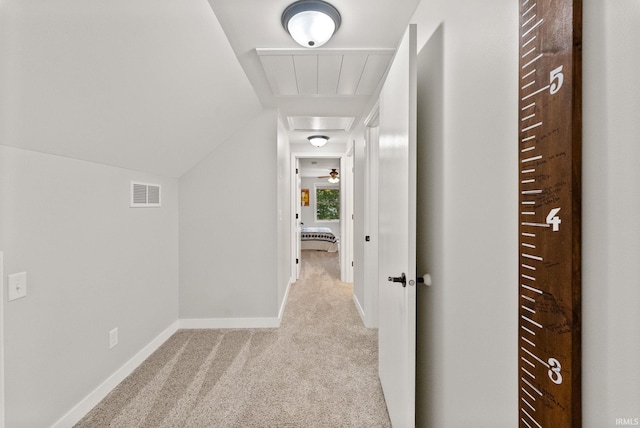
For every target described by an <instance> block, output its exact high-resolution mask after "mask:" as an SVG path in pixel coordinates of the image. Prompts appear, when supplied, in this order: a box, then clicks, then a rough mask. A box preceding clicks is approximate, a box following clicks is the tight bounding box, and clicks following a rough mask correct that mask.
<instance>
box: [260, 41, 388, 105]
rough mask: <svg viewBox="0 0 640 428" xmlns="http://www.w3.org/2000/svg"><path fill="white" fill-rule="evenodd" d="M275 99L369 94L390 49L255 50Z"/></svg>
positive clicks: (374, 86) (375, 85)
mask: <svg viewBox="0 0 640 428" xmlns="http://www.w3.org/2000/svg"><path fill="white" fill-rule="evenodd" d="M256 52H257V53H258V56H259V57H260V61H261V62H262V65H263V68H264V71H265V74H266V76H267V79H268V81H269V84H270V86H271V90H272V91H273V95H275V96H294V95H298V96H309V95H320V96H336V95H338V96H355V95H359V96H363V95H364V96H367V95H372V94H373V93H374V92H375V90H376V88H377V87H378V84H379V83H380V80H381V79H382V78H383V76H384V73H385V71H386V70H387V67H388V65H389V63H390V61H391V58H393V53H394V50H393V49H368V50H365V49H333V50H313V51H309V50H301V49H256Z"/></svg>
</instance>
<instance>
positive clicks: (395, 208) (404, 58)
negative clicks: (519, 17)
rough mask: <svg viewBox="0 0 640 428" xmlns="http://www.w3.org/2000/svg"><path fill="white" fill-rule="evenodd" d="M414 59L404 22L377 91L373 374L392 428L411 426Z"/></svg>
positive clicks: (411, 30) (412, 37)
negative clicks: (376, 291)
mask: <svg viewBox="0 0 640 428" xmlns="http://www.w3.org/2000/svg"><path fill="white" fill-rule="evenodd" d="M416 63H417V52H416V26H415V25H410V26H409V29H408V30H407V33H406V34H405V36H404V38H403V40H402V42H401V44H400V46H399V48H398V51H397V53H396V57H395V59H394V61H393V64H392V65H391V68H390V70H389V74H388V76H387V80H386V81H385V84H384V87H383V89H382V93H381V94H380V137H379V192H380V193H379V218H378V221H379V272H380V274H379V278H380V281H379V302H380V303H379V314H378V316H379V320H378V323H379V325H378V329H379V330H378V332H379V345H378V346H379V373H380V381H381V383H382V389H383V391H384V396H385V400H386V402H387V408H388V410H389V416H390V418H391V423H392V424H393V426H394V427H396V428H405V427H414V426H415V349H416V342H415V338H416V285H415V280H416V240H415V239H416V238H415V237H416V132H417V131H416V129H417V119H416V115H417V112H416V109H417V101H416V100H417V70H416V68H417V66H416ZM402 274H404V275H406V285H405V286H403V285H402V283H400V282H389V281H388V277H396V278H400V277H401V276H402Z"/></svg>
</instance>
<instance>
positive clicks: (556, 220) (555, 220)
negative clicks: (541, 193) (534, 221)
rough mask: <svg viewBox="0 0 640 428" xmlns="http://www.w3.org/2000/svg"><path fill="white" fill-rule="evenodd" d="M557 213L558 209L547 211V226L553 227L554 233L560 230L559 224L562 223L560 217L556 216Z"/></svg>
mask: <svg viewBox="0 0 640 428" xmlns="http://www.w3.org/2000/svg"><path fill="white" fill-rule="evenodd" d="M559 211H560V208H554V209H552V210H551V211H549V215H548V216H547V224H550V225H552V226H553V231H554V232H557V231H559V230H560V223H562V220H560V217H559V216H558V212H559Z"/></svg>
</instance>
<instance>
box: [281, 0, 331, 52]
mask: <svg viewBox="0 0 640 428" xmlns="http://www.w3.org/2000/svg"><path fill="white" fill-rule="evenodd" d="M341 21H342V19H341V18H340V12H338V9H336V8H335V7H333V6H332V5H330V4H329V3H327V2H325V1H322V0H299V1H297V2H295V3H292V4H290V5H289V6H288V7H287V8H286V9H285V10H284V12H283V13H282V26H283V27H284V29H285V30H287V32H288V33H289V34H290V35H291V37H293V40H295V41H296V42H297V43H298V44H299V45H301V46H304V47H305V48H317V47H319V46H322V45H324V44H325V43H327V42H328V41H329V39H330V38H331V36H333V33H335V32H336V31H338V28H340V22H341Z"/></svg>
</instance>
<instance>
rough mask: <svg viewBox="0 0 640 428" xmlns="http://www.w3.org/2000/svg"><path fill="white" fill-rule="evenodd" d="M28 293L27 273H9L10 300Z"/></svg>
mask: <svg viewBox="0 0 640 428" xmlns="http://www.w3.org/2000/svg"><path fill="white" fill-rule="evenodd" d="M26 295H27V273H26V272H20V273H14V274H12V275H9V301H11V300H16V299H20V298H22V297H25V296H26Z"/></svg>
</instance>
